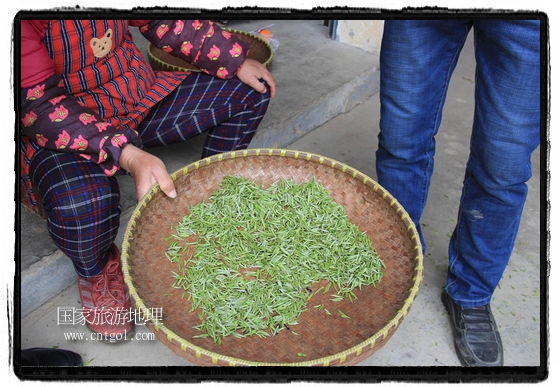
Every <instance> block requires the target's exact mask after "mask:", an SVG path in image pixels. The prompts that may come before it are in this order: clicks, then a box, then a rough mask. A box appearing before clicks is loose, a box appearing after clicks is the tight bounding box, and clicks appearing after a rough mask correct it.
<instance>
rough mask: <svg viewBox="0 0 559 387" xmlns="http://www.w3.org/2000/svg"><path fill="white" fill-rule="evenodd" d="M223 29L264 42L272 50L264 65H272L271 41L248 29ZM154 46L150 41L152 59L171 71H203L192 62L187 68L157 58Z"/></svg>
mask: <svg viewBox="0 0 559 387" xmlns="http://www.w3.org/2000/svg"><path fill="white" fill-rule="evenodd" d="M222 30H223V31H227V32H231V33H233V34H237V35H245V36H249V37H251V38H253V39H255V40H257V41H259V42H260V43H262V44H264V45H265V46H266V47H267V48H268V50H269V51H270V57H269V58H268V60H266V62H264V63H262V64H263V65H264V66H266V67H268V66H269V65H270V63H272V59H273V58H274V50H273V49H272V46H271V45H270V43H268V42H267V41H265V40H264V39H262V38H261V37H259V36H257V35H255V34H251V33H250V32H246V31H241V30H236V29H232V28H222ZM153 48H157V47H156V46H155V45H154V44H153V43H151V42H148V47H147V54H148V57H149V59H150V60H152V61H154V62H155V63H157V64H159V65H164V66H167V67H169V68H171V70H170V71H180V72H196V73H197V72H202V71H203V70H202V69H199V68H198V67H196V66H194V65H193V64H190V63H189V64H190V65H191V66H192V68H187V67H181V66H177V65H173V64H171V63H167V62H164V61H162V60H161V59H159V58H157V57H156V56H155V55H154V54H153V52H152V49H153Z"/></svg>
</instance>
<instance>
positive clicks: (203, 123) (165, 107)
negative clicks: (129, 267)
mask: <svg viewBox="0 0 559 387" xmlns="http://www.w3.org/2000/svg"><path fill="white" fill-rule="evenodd" d="M268 103H269V93H265V94H261V93H259V92H256V91H254V90H253V89H252V88H251V87H249V86H247V85H245V84H243V83H242V82H240V81H239V80H238V79H237V78H234V79H231V80H225V81H224V80H220V79H217V78H214V77H211V76H208V75H206V74H204V73H192V74H190V75H189V76H188V78H187V79H186V80H185V81H184V82H183V83H182V84H181V85H180V86H179V87H178V88H177V89H176V90H175V91H174V92H173V93H171V94H170V95H169V96H167V97H166V98H165V99H163V100H162V101H161V102H160V103H159V104H158V105H156V106H155V107H154V108H153V109H152V110H151V112H150V113H149V115H148V116H147V117H146V118H145V120H144V121H143V122H142V123H141V124H140V125H139V127H138V128H137V131H138V133H139V134H140V137H141V138H142V140H143V143H144V146H145V147H146V148H150V147H156V146H163V145H170V144H173V143H178V142H182V141H184V140H187V139H189V138H192V137H195V136H197V135H199V134H201V133H204V132H207V137H206V141H205V144H204V148H203V151H202V157H207V156H210V155H213V154H216V153H222V152H227V151H232V150H239V149H245V148H247V147H248V145H249V143H250V141H251V139H252V137H253V136H254V133H255V132H256V129H257V127H258V125H259V124H260V122H261V120H262V118H263V117H264V114H265V112H266V110H267V108H268ZM30 146H34V147H36V145H35V144H33V143H31V144H30ZM24 148H25V147H23V146H22V148H21V152H22V156H23V155H25V152H26V149H24ZM36 149H37V151H36V152H35V154H34V155H33V157H32V158H31V160H26V162H28V163H29V171H30V173H29V176H28V177H26V176H22V178H30V179H31V181H32V182H33V185H34V187H35V189H36V192H35V195H36V196H37V197H38V198H41V199H40V200H41V201H42V204H43V207H44V209H45V211H46V213H47V227H48V231H49V234H50V236H51V237H52V239H53V241H54V242H55V244H56V245H57V246H58V247H59V248H60V249H61V250H62V251H63V252H64V253H65V254H66V255H67V256H68V257H69V258H70V259H71V260H72V262H73V264H74V267H75V269H76V271H77V273H78V274H79V275H80V276H83V277H93V276H95V275H97V274H99V273H100V272H101V270H102V269H103V267H104V266H105V264H106V261H107V259H108V249H109V247H110V245H111V244H112V243H113V241H114V240H115V238H116V235H117V232H118V228H119V225H120V212H121V209H120V190H119V187H118V183H117V180H116V178H114V177H108V176H106V175H105V173H104V172H103V171H102V170H101V168H99V166H98V165H97V164H93V163H91V162H89V161H87V160H85V159H84V158H82V157H80V156H76V155H74V154H71V153H62V152H56V151H51V150H48V149H45V148H39V147H36ZM22 160H25V157H22Z"/></svg>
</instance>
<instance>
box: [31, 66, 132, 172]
mask: <svg viewBox="0 0 559 387" xmlns="http://www.w3.org/2000/svg"><path fill="white" fill-rule="evenodd" d="M20 114H21V123H22V131H23V133H24V134H25V135H27V136H29V137H30V138H31V140H32V141H35V142H36V143H37V144H38V145H39V146H41V147H44V148H48V149H52V150H57V151H60V152H73V153H77V154H79V155H80V156H82V157H84V158H85V159H87V160H90V161H91V162H94V163H96V164H99V165H100V166H101V167H102V168H103V170H104V171H105V174H106V175H108V176H112V175H114V174H116V173H117V171H118V170H119V169H120V167H119V163H118V159H119V157H120V153H121V150H122V147H123V146H124V145H126V144H127V143H132V144H134V145H136V146H141V139H140V138H139V137H138V135H137V134H136V133H135V132H134V131H132V130H130V129H122V130H118V129H117V128H115V127H114V126H112V125H110V124H109V123H107V122H105V121H104V120H103V119H102V118H101V116H99V115H98V114H96V113H95V112H94V111H92V110H91V109H89V108H87V107H85V106H83V105H82V104H80V102H79V101H78V99H77V98H76V97H74V96H73V95H71V94H70V93H68V92H67V91H66V89H65V87H64V82H63V81H62V79H61V77H60V75H53V76H51V77H50V78H48V79H46V80H45V81H44V82H41V83H39V84H37V85H36V86H33V87H29V88H22V92H21V112H20Z"/></svg>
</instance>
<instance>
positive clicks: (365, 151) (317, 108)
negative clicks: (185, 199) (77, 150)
mask: <svg viewBox="0 0 559 387" xmlns="http://www.w3.org/2000/svg"><path fill="white" fill-rule="evenodd" d="M272 23H274V24H275V26H274V27H272V28H271V30H272V32H274V33H275V34H276V36H277V38H278V39H279V41H280V46H279V48H278V50H277V52H276V56H275V57H274V62H273V67H272V72H273V74H274V76H275V77H276V80H277V83H278V95H277V97H276V99H275V100H274V101H273V102H272V103H271V105H270V108H269V113H268V115H267V117H266V118H265V120H264V121H263V123H262V126H261V130H260V133H259V134H258V135H257V136H256V137H255V139H254V142H253V144H252V145H251V147H281V148H287V149H297V150H303V151H309V152H313V153H318V154H321V155H324V156H327V157H330V158H333V159H336V160H339V161H341V162H344V163H346V164H348V165H350V166H352V167H354V168H356V169H358V170H359V171H361V172H363V173H364V174H366V175H368V176H369V177H371V178H373V179H376V173H375V150H376V146H377V134H378V121H379V97H378V93H377V91H378V67H377V66H378V57H376V56H375V55H372V54H369V53H366V52H363V51H361V50H359V49H356V48H352V47H349V46H345V45H343V44H341V43H338V42H335V41H333V40H330V39H328V38H327V36H326V34H327V29H326V28H325V27H323V26H322V25H320V21H316V20H314V21H308V20H303V21H278V20H272V21H258V22H256V21H253V22H247V21H239V22H231V23H230V25H229V26H230V27H231V28H238V29H245V30H247V31H250V30H253V29H256V28H258V27H261V26H265V25H268V24H272ZM301 33H305V34H306V35H305V36H307V37H308V39H305V40H304V41H302V40H303V39H300V36H302V35H301ZM474 67H475V60H474V58H473V44H472V41H471V39H469V40H468V42H467V44H466V47H465V49H464V51H463V53H462V55H461V58H460V61H459V63H458V66H457V68H456V71H455V74H454V76H453V79H452V83H451V87H450V90H449V92H448V97H447V103H446V106H445V111H444V119H443V123H442V126H441V129H440V133H439V135H438V143H437V147H438V152H437V156H436V165H435V172H434V175H433V181H432V188H431V192H430V197H429V201H428V203H427V207H426V209H425V214H424V218H423V219H422V224H423V230H424V234H425V238H426V241H427V242H428V251H427V253H426V256H425V259H424V266H425V269H424V280H423V282H422V284H421V287H420V291H419V294H418V296H417V299H416V301H415V303H414V305H413V306H412V308H411V310H410V312H409V314H408V315H407V317H406V318H405V319H404V321H403V323H402V324H401V325H400V327H399V328H398V330H397V331H396V333H395V334H394V335H393V336H392V338H391V339H390V340H389V342H388V343H387V344H386V345H385V346H384V347H383V348H382V349H380V350H379V351H377V352H376V353H375V354H373V355H372V356H370V357H369V358H366V359H364V360H363V361H362V362H361V363H360V364H359V366H389V367H424V366H425V367H431V366H451V367H453V366H460V363H459V361H458V359H457V357H456V354H455V351H454V344H453V340H452V331H451V327H450V324H449V319H448V315H447V313H446V312H445V310H444V307H443V306H442V304H441V302H440V298H439V297H440V291H441V289H442V287H443V285H444V282H445V276H446V269H447V260H448V253H447V246H448V241H449V234H450V233H451V232H452V230H453V227H454V224H455V217H456V212H457V207H458V201H459V198H460V190H461V182H462V177H463V173H464V166H465V163H466V160H467V156H468V147H469V133H470V128H471V123H472V114H473V90H474V83H473V81H474ZM202 142H203V138H197V139H193V140H191V141H188V142H187V143H185V144H181V145H178V146H171V147H168V148H165V149H158V150H155V151H154V153H155V154H157V155H159V156H160V157H161V158H162V159H163V160H164V161H165V162H166V164H167V166H168V169H169V171H174V170H177V169H179V168H180V167H182V166H184V165H186V164H188V163H190V162H192V161H194V160H196V159H197V158H198V157H199V154H200V150H201V144H202ZM532 163H533V178H532V179H531V180H530V181H529V182H528V184H529V187H530V192H529V196H528V201H527V203H526V206H525V210H524V216H523V219H522V223H521V225H520V231H519V234H518V239H517V241H516V244H515V247H514V252H513V255H512V257H511V260H510V263H509V265H508V267H507V270H506V272H505V273H504V275H503V278H502V280H501V283H500V285H499V288H498V289H497V291H496V293H495V295H494V298H493V301H492V308H493V311H494V315H495V318H496V320H497V323H498V325H499V328H500V332H501V336H502V340H503V345H504V351H505V365H506V366H519V367H539V366H544V367H545V362H546V360H547V358H546V356H545V354H546V351H547V348H546V347H545V343H546V342H547V341H546V340H544V336H543V335H546V334H547V329H546V325H545V324H546V320H545V317H546V316H542V311H545V310H546V309H545V305H544V304H543V303H542V302H546V300H545V299H542V293H543V294H545V293H544V287H545V286H546V284H545V283H543V282H542V281H541V280H542V278H545V277H544V276H545V274H546V273H542V271H541V270H542V268H541V266H540V264H541V260H542V259H545V257H541V256H540V242H541V235H542V234H541V231H542V230H541V229H540V227H541V225H542V223H541V216H540V199H541V196H540V195H541V194H544V193H543V192H541V191H540V177H541V174H540V150H539V149H538V150H537V151H536V152H535V153H534V156H533V160H532ZM544 177H545V176H544ZM121 186H122V190H123V217H122V224H123V227H122V228H121V232H120V234H119V237H118V238H117V243H119V244H120V243H121V242H122V238H123V233H124V228H125V227H124V226H125V225H126V223H127V221H128V219H129V217H130V214H131V211H132V209H133V208H134V205H135V202H136V200H135V198H134V193H133V186H132V182H131V178H129V177H127V176H124V177H122V178H121ZM22 211H23V213H22V214H23V215H24V216H23V220H22V225H25V227H26V228H25V229H26V230H32V233H30V234H27V233H26V234H27V235H28V236H27V237H26V236H25V235H22V237H24V238H25V240H24V243H23V246H22V275H21V281H22V300H21V301H22V310H23V309H25V311H24V313H22V316H21V327H20V328H21V332H20V333H21V339H20V340H21V347H22V348H28V347H33V346H44V347H52V346H58V347H61V348H66V349H70V350H73V351H76V352H78V353H80V354H82V356H83V358H84V361H85V362H86V363H87V365H88V366H97V367H110V366H141V367H163V366H179V367H180V366H189V365H192V364H190V363H188V362H187V361H186V360H184V359H183V358H181V357H179V356H177V355H175V354H174V353H173V352H171V351H170V350H169V349H168V348H167V347H166V346H165V345H163V344H162V343H160V342H159V341H157V340H150V339H149V331H148V330H147V328H146V327H144V326H141V325H140V326H138V327H137V332H138V333H139V334H140V337H143V338H144V339H143V340H140V339H138V340H134V341H130V342H127V343H124V344H121V345H114V346H111V345H107V344H104V343H100V342H92V341H89V342H87V341H83V340H82V341H80V340H71V339H68V338H67V337H65V335H67V334H68V333H71V332H76V333H79V332H88V331H87V328H85V327H84V326H80V325H75V326H71V327H69V326H67V325H61V324H59V323H58V322H57V311H58V310H59V309H60V308H65V307H76V308H79V305H80V304H79V303H78V301H79V296H78V290H77V286H76V284H75V283H74V281H75V278H74V277H73V276H72V272H71V270H70V269H71V267H69V265H68V262H67V261H68V260H67V259H66V260H64V259H62V258H63V257H61V256H60V254H59V252H57V251H56V249H55V248H54V246H53V245H52V242H49V240H48V236H47V238H45V232H44V231H43V228H42V227H43V226H44V222H43V221H42V220H39V219H38V218H36V216H35V215H34V214H30V213H27V212H26V210H25V209H24V210H22ZM41 233H42V234H41ZM544 235H545V230H544ZM40 238H42V239H40ZM27 256H29V257H32V258H29V257H27ZM26 257H27V258H26ZM24 259H25V260H26V261H25V262H23V261H24ZM55 271H56V272H57V273H59V274H58V275H59V277H64V278H65V280H66V281H68V284H67V285H65V286H64V288H62V289H51V292H53V294H51V295H49V296H48V298H47V299H46V300H45V299H44V297H43V298H41V297H39V296H40V295H41V292H42V290H41V289H42V288H41V287H40V286H38V285H39V280H40V279H42V278H44V277H45V275H48V273H52V275H50V276H49V278H44V279H45V282H48V283H49V284H50V285H52V283H53V281H54V278H55V276H54V272H55ZM45 273H46V274H45ZM61 273H67V274H61ZM66 277H67V278H66ZM26 303H27V304H26ZM16 317H17V316H16ZM15 339H16V340H18V339H19V337H15ZM108 372H109V373H110V372H111V370H108ZM159 372H160V370H158V369H157V368H154V377H155V378H156V379H158V377H157V375H158V373H159ZM163 372H164V371H163ZM395 372H398V371H395ZM514 372H515V370H514V369H512V370H511V375H513V374H514Z"/></svg>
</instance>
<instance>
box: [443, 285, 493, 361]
mask: <svg viewBox="0 0 559 387" xmlns="http://www.w3.org/2000/svg"><path fill="white" fill-rule="evenodd" d="M441 300H442V302H443V304H444V306H445V308H446V310H447V312H448V313H449V315H450V320H451V322H452V327H453V329H454V345H455V348H456V353H457V355H458V358H459V359H460V362H461V363H462V365H463V366H465V367H495V366H502V365H503V344H502V343H501V336H500V335H499V332H498V331H497V324H496V323H495V319H494V318H493V314H492V313H491V307H490V306H489V304H487V305H485V306H480V307H462V306H459V305H457V304H456V303H455V302H454V300H452V298H450V296H449V295H448V293H447V292H446V290H445V291H443V293H442V295H441Z"/></svg>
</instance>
